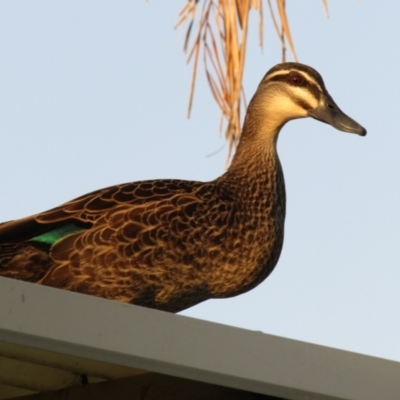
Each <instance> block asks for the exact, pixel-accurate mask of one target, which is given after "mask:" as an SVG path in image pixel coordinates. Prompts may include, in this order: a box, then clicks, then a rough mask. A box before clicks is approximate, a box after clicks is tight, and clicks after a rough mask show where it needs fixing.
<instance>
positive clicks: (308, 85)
mask: <svg viewBox="0 0 400 400" xmlns="http://www.w3.org/2000/svg"><path fill="white" fill-rule="evenodd" d="M289 75H290V73H289V72H288V73H286V74H280V75H275V76H272V77H271V78H268V77H267V79H266V80H265V83H268V82H285V83H288V84H289V85H290V84H291V83H290V80H289V79H288V78H289ZM301 77H302V78H303V83H302V84H301V85H297V86H296V87H303V88H305V89H307V90H308V91H309V92H310V93H311V94H312V95H313V96H314V97H315V98H316V99H317V101H319V99H320V97H321V91H320V89H319V88H318V86H317V85H316V84H315V83H312V82H310V81H309V80H308V79H306V78H305V77H304V76H303V75H302V76H301ZM293 86H294V85H293Z"/></svg>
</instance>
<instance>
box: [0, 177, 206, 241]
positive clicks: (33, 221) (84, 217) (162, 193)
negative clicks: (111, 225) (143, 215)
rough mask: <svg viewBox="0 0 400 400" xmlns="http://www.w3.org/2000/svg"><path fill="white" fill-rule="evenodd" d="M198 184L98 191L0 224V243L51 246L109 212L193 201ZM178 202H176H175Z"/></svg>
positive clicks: (138, 184)
mask: <svg viewBox="0 0 400 400" xmlns="http://www.w3.org/2000/svg"><path fill="white" fill-rule="evenodd" d="M201 185H202V183H200V182H194V181H181V180H155V181H141V182H133V183H127V184H121V185H116V186H112V187H109V188H105V189H100V190H97V191H94V192H91V193H88V194H86V195H83V196H80V197H78V198H76V199H74V200H71V201H69V202H67V203H64V204H62V205H60V206H58V207H55V208H53V209H51V210H48V211H45V212H42V213H39V214H35V215H32V216H29V217H26V218H22V219H19V220H14V221H9V222H4V223H2V224H0V244H5V243H20V242H26V241H34V242H41V243H43V244H47V245H53V244H54V243H56V242H57V241H59V240H60V239H62V238H64V237H65V236H67V235H70V234H72V233H74V232H77V231H81V230H87V229H90V228H91V227H92V226H93V224H94V223H95V222H96V221H98V220H99V219H100V218H102V216H104V215H106V214H107V213H110V211H113V210H124V211H125V212H128V210H131V211H132V212H133V210H134V209H135V208H138V207H139V206H140V207H139V209H143V206H145V207H146V206H147V207H150V208H153V209H154V206H155V205H156V204H158V203H159V202H163V203H171V205H172V206H173V205H174V204H177V202H179V201H180V202H183V203H184V202H185V199H187V201H193V200H195V199H196V198H197V194H196V193H195V192H196V189H197V188H198V187H199V186H201ZM178 199H180V200H178Z"/></svg>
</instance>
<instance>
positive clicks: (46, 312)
mask: <svg viewBox="0 0 400 400" xmlns="http://www.w3.org/2000/svg"><path fill="white" fill-rule="evenodd" d="M0 294H1V296H0V297H1V301H0V341H4V342H9V343H14V344H19V345H24V346H29V347H34V348H39V349H43V350H49V351H54V352H58V353H64V354H71V355H75V356H79V357H84V358H88V359H93V360H98V361H103V362H108V363H113V364H118V365H123V366H128V367H134V368H139V369H143V370H148V371H154V372H158V373H162V374H167V375H173V376H178V377H182V378H187V379H192V380H197V381H201V382H206V383H213V384H217V385H222V386H227V387H232V388H236V389H241V390H247V391H251V392H257V393H262V394H269V395H275V396H280V397H283V398H288V399H360V400H369V399H371V400H376V399H382V400H383V399H385V400H390V399H393V400H394V399H398V398H399V393H400V379H399V377H400V363H398V362H395V361H390V360H384V359H380V358H376V357H371V356H366V355H362V354H357V353H351V352H347V351H343V350H337V349H332V348H329V347H324V346H319V345H314V344H310V343H304V342H300V341H296V340H290V339H285V338H281V337H278V336H272V335H268V334H264V333H261V332H253V331H248V330H244V329H239V328H234V327H230V326H225V325H220V324H216V323H211V322H207V321H201V320H196V319H193V318H189V317H185V316H180V315H174V314H169V313H165V312H161V311H156V310H150V309H146V308H142V307H136V306H132V305H128V304H123V303H118V302H114V301H109V300H104V299H100V298H96V297H92V296H85V295H81V294H77V293H71V292H68V291H63V290H58V289H53V288H49V287H44V286H39V285H35V284H31V283H26V282H21V281H17V280H13V279H7V278H1V277H0Z"/></svg>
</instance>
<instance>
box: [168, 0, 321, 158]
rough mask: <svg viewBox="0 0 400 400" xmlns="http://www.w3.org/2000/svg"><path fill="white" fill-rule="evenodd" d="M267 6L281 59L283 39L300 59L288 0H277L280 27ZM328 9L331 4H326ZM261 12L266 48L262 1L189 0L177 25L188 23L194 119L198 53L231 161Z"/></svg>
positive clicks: (283, 56)
mask: <svg viewBox="0 0 400 400" xmlns="http://www.w3.org/2000/svg"><path fill="white" fill-rule="evenodd" d="M267 1H268V6H269V10H270V14H271V19H272V21H273V23H274V25H275V28H276V30H277V33H278V36H279V38H280V41H281V46H282V59H283V60H285V58H286V45H285V40H287V42H288V44H289V48H290V50H291V52H292V54H293V57H294V59H295V60H297V57H296V54H295V50H294V44H293V40H292V36H291V34H290V29H289V23H288V19H287V16H286V11H285V0H276V6H277V13H278V15H279V19H280V25H281V28H279V27H278V23H277V20H276V18H275V14H274V11H273V8H272V5H271V1H270V0H267ZM323 3H324V6H325V9H326V11H327V0H323ZM251 9H254V10H256V11H257V12H258V13H259V44H260V46H261V47H262V46H263V16H264V14H263V2H262V0H202V1H200V0H187V2H186V4H185V6H184V7H183V9H182V10H181V12H180V14H179V20H178V23H177V24H176V27H178V26H180V25H182V24H183V23H186V24H187V33H186V37H185V44H184V50H185V52H186V53H187V54H188V58H187V61H188V62H189V61H193V73H192V81H191V89H190V96H189V107H188V117H190V113H191V109H192V104H193V95H194V88H195V82H196V76H197V69H198V62H199V58H200V54H201V53H202V55H203V60H204V67H205V73H206V77H207V81H208V83H209V86H210V89H211V92H212V95H213V97H214V99H215V101H216V102H217V104H218V106H219V108H220V109H221V113H222V115H221V128H222V126H225V127H226V128H225V129H226V130H225V136H226V139H227V140H228V143H229V154H228V160H229V159H230V156H231V154H232V150H234V148H235V147H236V145H237V143H238V140H239V136H240V124H241V121H240V110H241V106H242V105H245V99H244V92H243V88H242V79H243V70H244V62H245V54H246V45H247V32H248V24H249V13H250V10H251ZM196 21H197V25H198V26H197V32H196V33H195V37H194V39H193V42H192V43H191V40H190V39H191V37H192V35H193V27H194V25H195V22H196Z"/></svg>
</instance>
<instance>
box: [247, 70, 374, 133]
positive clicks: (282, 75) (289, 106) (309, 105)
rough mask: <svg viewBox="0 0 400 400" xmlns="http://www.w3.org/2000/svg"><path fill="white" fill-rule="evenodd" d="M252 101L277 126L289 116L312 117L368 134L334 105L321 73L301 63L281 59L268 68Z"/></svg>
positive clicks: (348, 129)
mask: <svg viewBox="0 0 400 400" xmlns="http://www.w3.org/2000/svg"><path fill="white" fill-rule="evenodd" d="M253 101H254V103H255V104H254V106H255V107H256V109H258V112H259V111H260V108H262V109H263V111H265V112H266V113H267V115H268V120H269V121H271V123H272V124H273V125H275V126H276V128H278V129H279V128H280V127H282V126H283V125H284V124H285V123H286V122H287V121H289V120H291V119H295V118H305V117H312V118H315V119H317V120H319V121H322V122H325V123H327V124H329V125H332V126H333V127H334V128H336V129H339V130H341V131H344V132H351V133H357V134H358V135H361V136H365V135H366V134H367V131H366V130H365V128H363V127H362V126H361V125H360V124H359V123H357V122H356V121H354V120H353V119H352V118H350V117H349V116H347V115H346V114H345V113H344V112H343V111H342V110H341V109H340V108H339V107H338V106H337V105H336V103H335V102H334V100H333V99H332V97H331V96H330V94H329V93H328V91H327V90H326V87H325V84H324V81H323V79H322V77H321V75H320V74H319V73H318V72H317V71H316V70H315V69H313V68H311V67H308V66H307V65H304V64H300V63H283V64H278V65H276V66H275V67H273V68H271V69H270V70H269V71H268V72H267V73H266V75H265V76H264V78H263V79H262V81H261V83H260V85H259V87H258V90H257V92H256V95H255V96H254V100H253Z"/></svg>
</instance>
